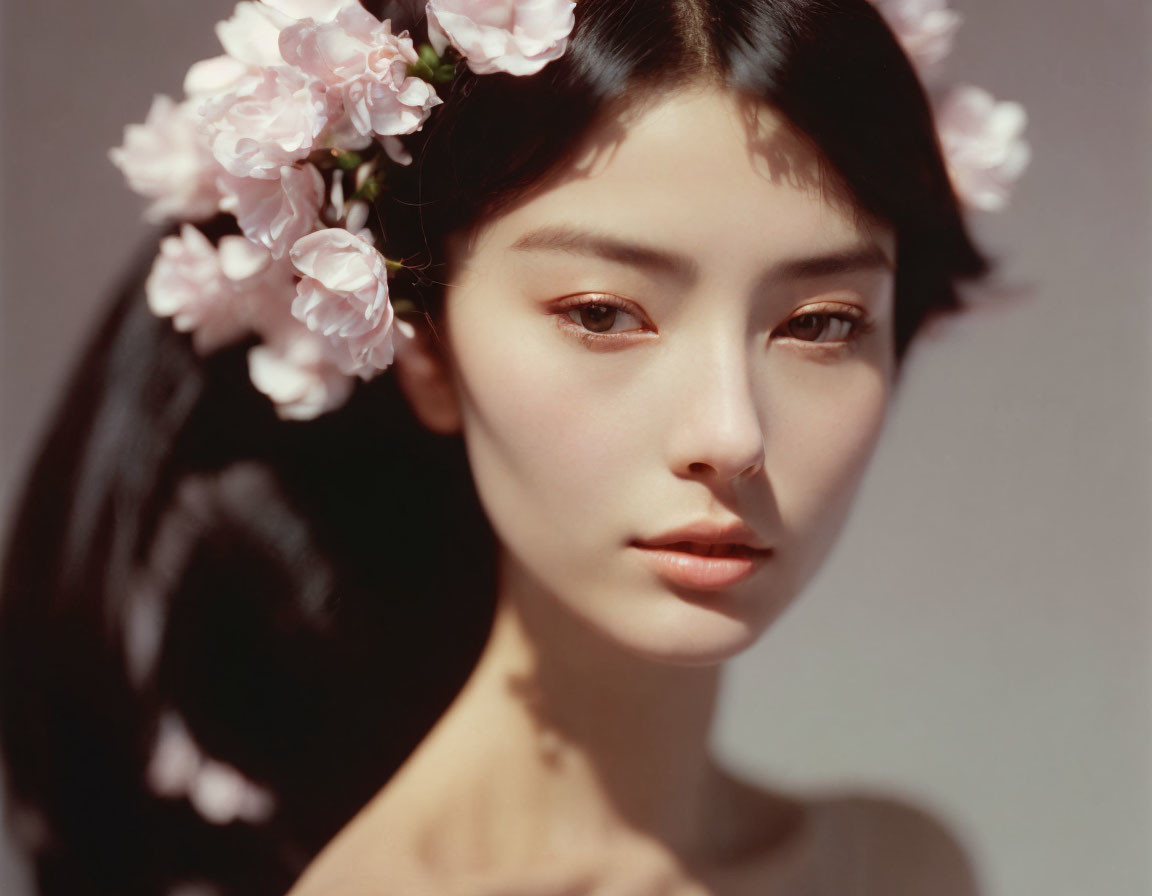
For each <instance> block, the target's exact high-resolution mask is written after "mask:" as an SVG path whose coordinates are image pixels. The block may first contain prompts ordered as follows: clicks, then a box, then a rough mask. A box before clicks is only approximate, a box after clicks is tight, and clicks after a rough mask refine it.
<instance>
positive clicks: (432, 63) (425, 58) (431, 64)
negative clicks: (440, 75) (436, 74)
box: [416, 44, 440, 71]
mask: <svg viewBox="0 0 1152 896" xmlns="http://www.w3.org/2000/svg"><path fill="white" fill-rule="evenodd" d="M416 55H418V56H419V57H420V61H421V62H423V63H424V64H425V65H426V66H428V68H430V69H432V70H433V71H435V70H436V68H437V66H439V65H440V56H439V54H437V52H436V51H435V50H433V49H432V45H431V44H421V45H420V49H419V50H417V51H416Z"/></svg>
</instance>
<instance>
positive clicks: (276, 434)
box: [0, 0, 986, 896]
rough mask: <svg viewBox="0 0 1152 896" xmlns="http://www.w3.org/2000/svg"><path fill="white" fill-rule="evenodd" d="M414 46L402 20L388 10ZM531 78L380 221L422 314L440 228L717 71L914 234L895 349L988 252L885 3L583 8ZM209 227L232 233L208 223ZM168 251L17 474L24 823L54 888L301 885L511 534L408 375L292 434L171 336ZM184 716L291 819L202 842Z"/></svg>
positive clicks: (491, 208)
mask: <svg viewBox="0 0 1152 896" xmlns="http://www.w3.org/2000/svg"><path fill="white" fill-rule="evenodd" d="M382 12H383V13H384V14H385V15H388V16H390V17H391V18H392V19H393V22H394V25H395V26H396V27H397V28H401V27H407V28H409V29H410V30H411V31H412V33H413V36H414V37H416V38H417V39H419V38H421V37H422V36H423V27H424V25H423V22H422V21H421V20H420V17H419V15H414V14H412V12H411V10H410V9H409V4H393V5H392V6H390V7H389V8H388V9H385V10H382ZM576 15H577V27H576V30H575V32H574V34H573V37H572V40H571V43H570V45H569V48H568V50H567V52H566V53H565V54H564V56H563V57H561V58H560V59H559V60H556V61H554V62H552V63H550V64H549V65H548V66H546V67H545V68H544V70H543V71H542V72H541V73H540V74H538V75H535V76H531V77H523V78H516V77H513V76H509V75H502V74H496V75H485V76H474V75H472V74H471V73H468V72H463V73H461V74H460V75H459V76H458V77H457V78H456V79H455V80H454V81H453V82H452V83H451V84H450V85H448V86H447V87H446V88H444V89H442V91H441V92H442V95H443V97H444V100H445V102H444V104H443V106H441V107H438V108H437V109H436V110H435V111H434V112H433V114H432V117H431V118H430V120H429V122H428V123H427V125H426V127H425V128H424V129H423V130H422V131H421V132H420V133H418V134H416V135H414V136H413V137H412V138H410V140H409V141H408V142H409V146H410V148H411V150H412V151H413V153H414V155H415V162H414V163H413V164H412V165H411V166H410V167H409V168H407V169H404V170H402V171H399V172H398V173H397V174H396V176H395V177H394V178H393V179H392V180H390V182H389V191H388V192H387V193H386V194H385V196H384V197H383V198H382V199H381V200H380V202H379V204H378V208H379V211H380V213H381V215H382V216H383V218H384V220H385V222H386V224H385V226H386V230H387V234H388V248H389V254H390V255H393V256H395V255H396V254H398V255H400V256H402V257H404V259H405V261H406V262H408V263H409V264H410V276H409V279H407V280H406V281H400V282H399V283H398V284H397V287H396V290H397V292H404V291H406V292H407V294H409V295H411V297H412V298H413V299H414V300H416V301H417V302H418V303H419V304H420V306H421V307H422V308H423V309H424V310H425V311H426V312H427V313H428V314H429V315H431V316H433V317H435V315H436V314H437V313H438V309H439V306H440V303H441V302H442V285H441V284H442V283H443V282H444V281H445V280H446V278H447V273H448V272H447V271H446V270H445V268H444V265H445V259H446V257H447V245H448V240H449V238H450V237H451V236H452V235H453V234H458V233H461V232H467V231H468V230H469V229H470V228H473V227H475V226H476V225H477V224H478V223H480V222H482V221H484V220H485V219H486V218H488V217H490V216H492V215H494V214H497V213H499V212H500V211H501V210H502V209H504V208H507V207H508V206H509V204H511V203H513V202H515V201H517V200H518V199H519V198H521V197H523V196H525V195H526V194H528V193H529V192H530V191H531V190H532V189H534V188H538V187H539V186H540V185H541V184H542V183H544V182H546V180H547V178H548V177H549V176H550V175H551V174H552V173H554V172H556V171H557V170H558V169H560V168H562V167H563V165H564V163H565V161H567V160H568V158H569V156H570V154H571V152H572V151H573V149H574V147H575V146H576V144H577V141H578V140H579V139H580V138H581V136H583V135H584V134H586V133H588V131H589V129H590V128H591V127H593V125H594V124H595V123H596V122H597V121H598V120H601V119H602V116H603V115H604V112H605V110H606V109H608V108H611V107H613V105H618V104H620V103H622V102H626V101H630V100H632V99H634V98H637V97H643V96H645V95H652V94H654V93H655V92H658V91H661V90H671V89H675V88H676V87H677V86H679V85H683V84H685V83H687V82H689V81H691V80H693V79H696V78H701V77H713V78H720V79H722V80H723V81H724V82H726V83H727V84H728V85H730V86H731V87H732V88H734V89H736V90H738V91H740V92H741V93H743V94H745V95H747V96H748V97H751V98H754V99H756V100H759V101H766V102H767V103H768V104H770V105H771V106H772V107H773V108H775V109H776V110H778V111H779V112H780V113H781V114H782V115H783V116H784V117H785V118H786V119H787V120H788V121H790V122H791V123H792V124H793V125H794V127H795V129H796V131H797V132H798V133H799V134H800V135H802V136H803V137H804V138H805V139H807V140H809V141H810V142H811V144H812V145H813V146H814V147H815V148H816V149H817V151H818V152H819V153H820V155H821V158H822V160H823V162H824V163H825V164H826V165H827V167H828V170H829V171H830V172H832V173H833V175H834V176H835V178H836V180H837V182H838V183H839V184H841V185H842V187H843V188H844V189H845V190H847V192H848V193H849V195H850V198H851V200H852V202H853V203H854V204H855V205H856V206H857V207H858V208H859V209H861V210H863V211H864V212H866V213H867V214H869V215H872V216H874V217H875V218H876V219H878V220H880V221H882V222H884V223H886V224H888V225H890V226H891V227H892V228H893V229H894V230H895V232H896V236H897V244H898V259H897V276H896V353H897V360H899V359H901V358H903V356H904V354H905V352H906V349H907V347H908V345H909V344H910V342H911V340H912V338H913V336H914V335H915V334H916V332H918V330H919V329H920V328H921V327H922V325H923V323H924V322H925V320H926V319H927V318H928V317H929V316H931V315H933V314H936V313H940V312H945V311H951V310H954V309H956V308H958V307H959V303H958V301H957V297H956V291H955V286H956V283H957V281H959V280H961V279H963V278H968V277H976V276H979V275H981V274H982V273H984V272H985V270H986V264H985V262H984V260H983V259H982V257H981V256H980V254H979V253H978V251H977V250H976V248H975V247H974V246H973V244H972V242H971V241H970V239H969V238H968V236H967V234H966V231H965V228H964V224H963V221H962V219H961V215H960V212H959V209H958V206H957V201H956V198H955V196H954V194H953V192H952V190H951V187H950V185H949V181H948V177H947V174H946V170H945V167H944V163H943V161H942V158H941V153H940V148H939V145H938V143H937V141H936V137H935V133H934V129H933V123H932V117H931V112H930V109H929V105H928V102H927V99H926V97H925V95H924V92H923V89H922V87H921V85H920V84H919V82H918V81H917V79H916V76H915V74H914V72H913V70H912V68H911V66H910V64H909V62H908V60H907V59H906V57H905V56H904V55H903V53H902V52H901V50H900V48H899V46H898V44H897V42H896V41H895V39H894V37H893V36H892V34H891V33H890V32H889V30H888V29H887V28H886V26H885V25H884V23H883V22H882V20H881V19H880V17H879V15H878V14H877V13H876V11H875V10H874V9H873V8H872V6H871V5H870V4H869V3H868V2H867V0H630V2H628V3H620V2H617V0H580V2H579V3H578V4H577V8H576ZM204 229H205V231H206V233H207V234H208V235H209V236H210V237H211V238H213V239H218V238H219V237H220V236H221V235H223V234H224V233H226V232H229V231H230V230H234V229H235V228H234V223H233V224H231V225H230V224H229V223H228V220H227V219H225V218H223V217H222V218H219V219H217V220H214V221H213V222H211V223H210V224H209V225H207V226H206V227H205V228H204ZM154 251H155V246H154V244H153V245H151V246H150V247H148V249H147V250H146V252H145V253H144V254H143V255H141V256H140V258H139V259H138V260H137V262H136V263H135V264H134V265H133V269H132V271H131V272H130V274H129V275H128V276H127V277H126V278H125V280H124V282H123V284H122V285H121V288H120V289H119V290H118V291H117V293H118V294H117V297H116V300H115V302H114V303H113V304H112V306H111V310H110V313H109V314H108V316H107V318H106V320H105V321H104V323H103V325H102V326H101V328H100V329H99V331H98V332H97V333H95V334H94V337H93V339H92V341H91V343H90V345H89V347H88V349H87V351H86V352H85V353H84V356H83V358H82V359H81V361H80V364H79V366H78V368H77V369H76V371H75V373H74V375H73V377H72V379H71V382H70V384H69V386H68V388H67V390H66V393H65V395H64V398H63V401H62V403H61V404H60V406H59V407H58V409H57V413H56V416H55V418H54V420H55V422H54V423H53V424H52V426H51V428H50V430H49V432H48V435H47V439H46V441H45V443H44V446H43V448H42V451H41V453H40V455H39V458H38V460H37V462H36V464H35V466H34V468H33V470H32V471H31V475H30V476H29V477H28V479H27V480H26V483H25V488H24V493H23V496H22V500H21V501H20V503H19V505H18V511H17V513H16V515H15V517H14V518H13V521H12V526H11V533H12V534H11V539H10V542H9V544H8V546H7V551H6V557H5V565H4V568H3V578H2V580H0V587H2V603H0V735H2V738H3V742H2V748H3V759H4V763H5V769H6V773H7V777H6V781H7V787H8V801H9V815H10V822H11V825H12V828H13V831H14V833H15V835H16V837H17V839H18V841H19V842H20V843H21V844H22V845H23V846H24V847H25V848H26V849H27V850H28V853H29V855H31V857H32V858H33V860H34V866H35V872H36V876H37V882H38V886H39V889H40V892H42V893H44V894H69V896H83V894H88V893H113V892H114V893H117V894H121V896H128V894H137V893H139V894H157V893H164V892H167V891H168V890H169V889H170V888H171V887H173V886H174V885H176V884H178V883H180V882H182V881H193V882H202V883H204V884H207V885H211V886H212V887H214V888H215V891H216V892H220V893H229V894H230V893H244V894H246V896H258V894H262V893H282V892H284V891H285V890H286V889H287V888H288V886H289V885H290V884H291V882H292V880H294V879H295V877H296V876H297V875H298V874H299V873H300V871H301V870H302V869H303V867H304V866H305V864H306V863H307V862H308V861H309V860H310V859H311V858H312V857H313V856H314V855H315V853H316V852H317V851H318V850H319V848H320V847H321V846H322V845H323V844H324V843H325V842H326V841H327V840H328V839H330V838H331V837H332V836H333V835H334V834H335V832H336V831H337V830H338V829H339V828H340V827H341V826H342V825H343V824H344V823H345V822H347V820H348V819H349V818H350V817H351V815H352V814H353V813H354V812H355V811H356V809H357V808H359V806H361V805H362V804H363V803H364V802H366V801H367V799H368V798H369V797H370V796H372V795H373V794H374V793H375V792H376V791H377V790H378V789H379V788H380V787H382V786H383V785H384V784H385V783H386V782H387V780H388V778H389V777H390V775H391V774H392V773H393V772H394V771H395V769H396V768H397V767H398V766H399V764H400V763H401V762H402V761H403V760H404V758H405V757H406V756H407V755H408V754H409V753H410V751H411V750H412V749H413V748H414V747H415V745H416V744H417V743H418V742H419V740H420V739H421V738H422V736H423V735H424V734H425V733H426V732H427V730H428V729H429V728H430V727H431V726H432V725H433V724H434V723H435V721H436V719H437V718H438V717H439V715H440V714H441V713H442V711H443V710H444V708H445V707H446V705H447V703H448V702H449V701H450V700H451V699H452V697H453V696H454V695H455V693H456V692H457V691H458V689H459V687H460V686H461V685H462V683H463V681H464V680H465V678H466V677H467V675H468V673H469V672H470V670H471V668H472V666H473V664H474V662H475V660H476V658H477V656H478V654H479V651H480V650H481V648H482V646H483V642H484V640H485V638H486V635H487V632H488V627H489V625H490V622H491V618H492V610H493V606H494V599H495V571H494V562H493V561H494V556H495V539H494V536H493V534H492V532H491V529H490V527H489V525H488V523H487V521H486V520H485V517H484V514H483V511H482V508H481V507H480V504H479V501H478V498H477V496H476V493H475V490H474V486H473V483H472V480H471V476H470V473H469V470H468V465H467V460H466V457H465V454H464V450H463V445H462V443H461V441H460V439H459V438H458V437H448V436H439V435H434V434H432V433H430V432H428V431H426V430H425V429H423V428H422V427H421V426H420V425H419V424H418V422H417V421H416V420H415V419H414V417H413V415H412V413H411V411H410V410H409V408H408V406H407V404H406V403H405V401H404V399H403V397H402V395H401V394H400V393H399V390H398V389H397V386H396V384H395V381H394V378H393V377H391V376H389V375H387V374H385V375H383V376H381V377H378V378H377V379H375V380H373V381H372V382H370V383H364V384H360V385H358V387H357V389H356V391H355V392H354V394H353V396H352V398H351V399H350V401H349V402H348V403H347V405H346V406H344V407H342V408H341V409H340V410H339V411H336V412H333V413H330V414H327V415H324V416H322V417H320V418H318V419H317V420H314V421H310V422H307V423H298V422H286V421H282V420H280V419H278V418H277V417H276V415H275V413H274V412H273V409H272V406H271V404H270V403H269V402H268V400H267V399H266V398H265V397H264V396H262V395H260V394H258V393H257V392H256V391H255V389H254V388H252V386H251V384H250V383H249V380H248V375H247V367H246V361H245V358H246V350H247V348H248V347H249V346H250V345H251V343H241V344H237V345H233V346H231V347H229V348H226V349H223V350H221V351H218V352H216V353H214V354H212V355H211V356H209V357H206V358H205V357H200V356H199V355H197V353H196V352H195V351H194V350H193V348H192V346H191V344H190V341H189V339H188V337H187V336H186V335H184V334H180V333H177V332H176V331H175V330H174V329H173V328H172V326H171V324H170V322H168V321H166V320H161V319H158V318H156V317H154V316H153V315H152V314H151V313H150V312H149V311H148V309H147V307H146V303H145V300H144V297H143V282H144V279H145V276H146V274H147V270H148V263H149V261H150V260H151V257H152V255H153V254H154ZM165 713H175V714H177V715H178V716H179V717H180V718H181V719H182V720H183V722H184V724H185V725H186V727H187V729H188V730H189V731H190V732H191V734H192V736H193V738H194V739H195V741H196V743H197V744H199V746H200V747H201V748H202V750H203V752H204V753H205V754H206V755H208V756H211V757H213V758H214V759H215V760H218V761H220V762H224V763H227V764H228V765H230V766H232V767H234V768H235V769H237V770H239V772H241V773H242V774H243V775H245V776H247V777H248V778H249V779H251V780H252V781H253V782H255V783H256V784H258V785H260V786H262V787H264V788H266V789H267V790H268V791H269V792H270V793H271V794H272V795H273V797H274V799H275V808H274V810H273V812H272V814H271V816H270V817H268V818H267V819H266V820H265V821H262V822H260V823H254V822H246V821H241V820H237V821H233V822H232V823H229V824H211V823H209V822H208V821H207V820H206V819H204V818H202V817H201V816H200V815H199V814H197V812H196V811H195V810H194V809H193V807H192V804H191V803H190V802H189V801H188V800H187V799H184V798H182V797H179V796H165V795H162V794H158V793H156V792H154V791H153V790H152V789H151V788H150V787H149V784H148V780H147V776H146V774H145V769H146V767H147V765H148V762H149V756H150V753H151V751H152V749H153V744H154V742H155V738H156V735H157V730H158V726H159V724H160V719H161V718H162V716H163V715H164V714H165Z"/></svg>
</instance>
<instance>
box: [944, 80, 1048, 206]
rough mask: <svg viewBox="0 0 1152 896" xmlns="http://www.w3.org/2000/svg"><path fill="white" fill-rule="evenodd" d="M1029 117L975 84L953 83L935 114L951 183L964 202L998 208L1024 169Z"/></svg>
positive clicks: (1028, 155) (1016, 104)
mask: <svg viewBox="0 0 1152 896" xmlns="http://www.w3.org/2000/svg"><path fill="white" fill-rule="evenodd" d="M1027 122H1028V119H1027V115H1026V114H1025V112H1024V108H1023V107H1022V106H1021V105H1020V104H1019V103H1012V102H997V101H996V100H995V99H994V98H993V97H992V96H991V94H989V93H988V92H987V91H984V90H981V89H980V88H978V87H967V86H963V87H957V88H955V89H954V90H953V91H952V92H951V93H949V94H948V96H947V97H946V98H945V100H944V102H943V104H942V105H941V107H940V108H939V109H938V110H937V113H936V124H937V130H938V131H939V133H940V143H941V146H942V147H943V150H944V158H945V160H946V161H947V163H948V173H949V175H950V176H951V178H952V185H953V187H954V188H955V190H956V194H957V196H959V197H960V199H961V201H963V202H964V203H965V204H966V205H968V206H969V207H971V208H974V209H978V210H980V211H999V210H1000V209H1002V208H1004V206H1005V205H1006V204H1007V202H1008V196H1009V194H1010V193H1011V189H1012V185H1013V184H1014V183H1015V182H1016V180H1017V179H1018V178H1019V177H1020V175H1021V174H1022V173H1023V172H1024V169H1025V168H1026V167H1027V166H1028V161H1029V159H1030V158H1031V149H1030V148H1029V146H1028V143H1027V142H1026V141H1025V140H1024V128H1025V126H1026V125H1027Z"/></svg>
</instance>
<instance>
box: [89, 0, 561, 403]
mask: <svg viewBox="0 0 1152 896" xmlns="http://www.w3.org/2000/svg"><path fill="white" fill-rule="evenodd" d="M574 8H575V3H574V2H573V0H430V2H429V3H428V6H427V17H428V23H429V39H430V41H431V45H427V46H423V47H420V48H417V47H416V46H415V45H414V43H413V41H412V39H411V38H410V37H409V36H408V34H407V33H406V32H401V33H398V34H396V33H393V31H392V25H391V22H389V21H388V20H384V21H380V20H379V19H377V18H376V17H375V16H373V15H372V14H371V13H369V12H368V11H367V10H365V9H364V8H363V7H362V6H361V5H360V4H359V2H358V0H241V2H239V3H238V4H237V5H236V8H235V10H234V11H233V13H232V16H231V17H230V18H228V19H227V20H225V21H223V22H219V23H218V24H217V25H216V35H217V37H218V38H219V39H220V43H221V45H222V46H223V48H224V51H225V52H224V53H223V54H222V55H220V56H216V57H214V58H211V59H205V60H202V61H200V62H197V63H196V64H194V65H193V66H192V67H191V68H190V69H189V70H188V74H187V75H186V77H185V79H184V93H185V97H184V99H183V100H182V101H180V102H175V101H174V100H172V99H170V98H169V97H166V96H157V97H156V98H155V99H154V101H153V103H152V108H151V110H150V111H149V113H148V117H147V119H146V121H145V122H144V123H143V124H139V125H130V126H129V127H128V128H126V129H125V133H124V141H123V144H122V145H121V146H119V147H116V148H115V149H112V150H111V151H110V153H109V155H110V158H111V159H112V161H113V163H114V164H115V165H116V166H117V167H119V168H120V169H121V170H122V171H123V172H124V175H125V177H126V179H127V181H128V183H129V185H130V186H131V187H132V188H133V189H134V190H135V191H136V192H138V193H140V194H141V195H143V196H145V197H147V198H148V199H150V200H152V204H151V205H150V206H149V207H148V209H147V211H146V213H145V215H146V217H147V218H148V219H149V220H151V221H156V222H159V221H163V220H175V221H183V222H185V223H183V224H182V225H181V227H180V231H179V234H178V235H175V236H170V237H167V238H165V239H164V240H162V241H161V245H160V254H159V256H158V257H157V259H156V261H155V264H154V265H153V268H152V271H151V274H150V275H149V277H148V280H147V282H146V284H145V292H146V294H147V297H148V304H149V307H150V308H151V309H152V311H154V312H155V313H156V314H158V315H161V316H165V317H170V318H171V319H172V322H173V325H174V326H175V327H176V329H178V330H181V331H185V332H189V333H190V334H191V337H192V342H193V346H194V347H195V349H196V350H197V351H199V352H202V353H207V352H211V351H213V350H215V349H217V348H219V347H221V346H223V345H225V344H228V343H230V342H233V341H235V340H237V339H240V338H243V337H245V336H247V335H248V334H252V333H254V334H256V335H257V336H258V337H259V342H258V344H257V345H256V346H254V347H253V348H252V349H251V350H250V352H249V355H248V368H249V375H250V377H251V379H252V382H253V383H254V384H255V386H256V387H257V388H258V389H259V390H260V391H261V392H263V393H265V394H266V395H267V396H269V397H270V398H271V399H272V401H273V402H274V404H275V406H276V409H277V412H278V413H279V414H280V415H281V416H282V417H285V418H289V419H309V418H312V417H315V416H318V415H319V414H322V413H324V412H326V411H329V410H332V409H333V408H335V407H338V406H339V405H341V404H343V402H344V401H345V400H346V399H347V397H348V395H349V394H350V392H351V390H352V384H353V382H354V379H355V378H357V377H359V378H361V379H369V378H371V377H373V376H375V375H376V374H377V373H379V372H380V371H381V370H383V369H384V368H386V367H387V366H388V365H389V364H391V363H392V358H393V354H394V351H395V341H396V340H397V339H398V338H404V336H405V335H406V334H407V333H410V330H407V329H406V328H405V326H404V325H402V324H401V323H400V322H399V321H397V320H396V318H395V315H394V313H393V308H392V304H391V302H390V300H389V293H388V278H389V275H390V274H391V273H392V272H394V270H395V269H396V268H398V267H399V266H400V265H399V264H398V263H397V262H394V261H391V260H389V259H387V258H385V256H384V255H383V254H382V252H381V251H380V249H379V248H378V247H377V242H378V239H379V228H378V227H373V222H372V221H371V220H370V213H371V203H372V200H373V199H374V198H375V197H376V195H377V194H378V192H379V190H380V189H381V184H382V175H383V171H384V168H385V166H386V165H388V164H399V165H404V164H408V163H410V162H411V156H410V155H409V154H408V153H407V151H406V150H405V148H404V146H403V144H402V143H401V141H400V138H401V137H402V136H404V135H406V134H412V133H414V132H416V131H418V130H420V128H421V127H422V126H423V125H424V122H425V121H426V120H427V118H428V116H429V114H430V113H431V112H432V110H433V109H435V107H436V106H437V105H439V104H440V102H441V100H440V97H439V96H438V95H437V92H436V88H437V85H440V84H445V83H448V82H450V81H451V80H452V78H453V77H454V76H455V73H456V68H457V66H458V64H467V65H468V67H469V68H471V69H472V71H474V72H476V73H478V74H488V73H492V72H506V73H509V74H513V75H530V74H534V73H536V72H538V71H540V69H541V68H543V67H544V66H545V65H546V64H547V63H548V62H549V61H551V60H553V59H557V58H559V57H560V56H561V55H562V54H563V53H564V51H565V49H566V48H567V44H568V38H569V35H570V33H571V31H572V28H573V26H574V24H575V17H574ZM218 212H227V213H229V214H231V215H232V216H234V217H235V219H236V221H237V224H238V225H239V228H240V230H241V232H242V233H243V236H227V237H224V238H223V239H222V240H221V241H220V243H219V245H218V246H214V245H212V243H211V242H210V241H209V240H208V239H207V237H205V236H204V234H203V233H201V232H200V231H199V230H198V229H197V228H196V227H195V226H193V224H192V223H188V222H195V221H201V220H204V219H206V218H209V217H211V216H213V215H215V214H217V213H218Z"/></svg>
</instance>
